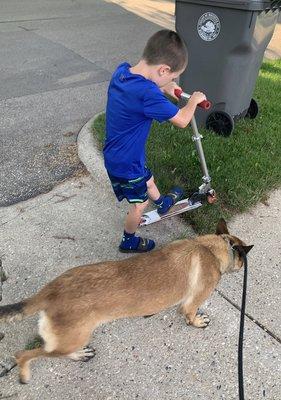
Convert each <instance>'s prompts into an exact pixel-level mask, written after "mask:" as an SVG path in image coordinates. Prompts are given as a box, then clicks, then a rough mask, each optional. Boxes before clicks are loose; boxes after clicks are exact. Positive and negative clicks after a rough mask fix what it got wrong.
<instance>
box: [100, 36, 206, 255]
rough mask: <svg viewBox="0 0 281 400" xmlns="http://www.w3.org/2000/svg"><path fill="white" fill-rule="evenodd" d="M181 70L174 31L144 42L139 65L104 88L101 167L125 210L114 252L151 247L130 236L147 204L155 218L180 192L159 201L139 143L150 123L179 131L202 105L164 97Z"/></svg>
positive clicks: (121, 71) (124, 69)
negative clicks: (152, 207) (151, 205)
mask: <svg viewBox="0 0 281 400" xmlns="http://www.w3.org/2000/svg"><path fill="white" fill-rule="evenodd" d="M186 66H187V50H186V47H185V45H184V43H183V41H182V40H181V38H180V37H179V35H178V34H177V33H176V32H174V31H169V30H166V29H165V30H161V31H159V32H156V33H155V34H154V35H153V36H152V37H151V38H150V39H149V40H148V42H147V45H146V47H145V49H144V52H143V55H142V58H141V60H140V61H139V62H138V64H136V65H135V66H133V67H132V66H131V65H130V64H128V63H123V64H121V65H119V67H118V68H117V69H116V71H115V72H114V73H113V76H112V79H111V81H110V85H109V88H108V100H107V107H106V140H105V146H104V150H103V152H104V161H105V167H106V169H107V173H108V176H109V179H110V181H111V184H112V187H113V190H114V192H115V195H116V197H117V199H118V200H119V201H122V200H123V199H124V198H125V199H126V200H127V201H128V202H129V203H130V204H131V207H130V209H129V212H128V214H127V217H126V220H125V227H124V234H123V237H122V241H121V244H120V246H119V250H120V251H122V252H135V253H139V252H146V251H150V250H152V249H153V248H154V247H155V242H154V241H153V240H149V239H143V238H141V237H138V236H136V235H135V232H136V230H137V228H138V225H139V223H140V220H141V216H142V214H143V212H144V210H145V208H146V207H147V205H148V203H149V200H148V199H151V200H152V201H153V202H154V204H155V205H156V207H157V209H158V213H159V214H164V213H166V212H167V211H168V210H169V209H170V208H171V207H172V206H173V205H174V204H175V202H176V201H178V200H179V199H180V198H181V197H182V195H183V191H182V189H180V188H173V189H172V190H171V192H170V193H168V194H167V195H161V194H160V192H159V190H158V188H157V186H156V184H155V182H154V178H153V176H152V173H151V171H150V170H149V169H148V168H147V166H146V160H145V143H146V140H147V137H148V135H149V130H150V127H151V123H152V121H153V120H154V119H155V120H157V121H159V122H164V121H168V120H169V121H171V122H172V124H174V125H176V126H178V127H180V128H185V127H186V126H187V125H188V123H189V122H190V120H191V118H192V116H193V114H194V112H195V109H196V106H197V104H199V103H201V102H202V101H203V100H205V99H206V97H205V95H204V94H203V93H201V92H194V93H193V95H192V96H191V98H190V100H189V101H188V103H187V105H185V106H184V107H183V108H181V109H179V108H178V107H177V106H176V105H174V104H173V103H171V102H170V101H169V100H168V99H167V98H166V97H165V95H164V93H165V94H169V95H171V96H173V97H175V95H174V90H175V89H176V88H179V86H177V84H176V83H175V82H173V81H174V79H176V78H178V76H179V75H180V74H181V73H182V72H183V71H184V70H185V68H186Z"/></svg>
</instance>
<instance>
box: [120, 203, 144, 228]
mask: <svg viewBox="0 0 281 400" xmlns="http://www.w3.org/2000/svg"><path fill="white" fill-rule="evenodd" d="M148 203H149V201H148V200H146V201H145V202H143V203H135V204H131V206H130V208H129V212H128V214H127V217H126V219H125V231H126V232H127V233H135V232H136V230H137V228H138V226H139V223H140V220H141V216H142V214H143V212H144V210H145V209H146V207H147V206H148Z"/></svg>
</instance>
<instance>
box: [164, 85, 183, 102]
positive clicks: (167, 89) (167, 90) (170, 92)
mask: <svg viewBox="0 0 281 400" xmlns="http://www.w3.org/2000/svg"><path fill="white" fill-rule="evenodd" d="M175 89H180V90H182V89H181V87H180V86H179V85H177V84H176V82H170V83H168V84H167V85H165V86H162V87H161V90H162V91H163V92H164V93H165V94H168V95H169V96H171V97H173V98H174V99H176V100H177V101H179V98H178V97H177V96H176V95H175Z"/></svg>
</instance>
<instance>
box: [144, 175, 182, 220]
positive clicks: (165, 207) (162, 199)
mask: <svg viewBox="0 0 281 400" xmlns="http://www.w3.org/2000/svg"><path fill="white" fill-rule="evenodd" d="M146 184H147V193H148V196H149V198H150V199H151V200H152V201H153V202H154V204H156V206H157V208H158V210H157V211H158V214H160V215H161V214H165V213H166V212H168V211H169V209H170V208H171V207H172V206H173V205H174V204H175V203H176V202H177V201H178V200H180V199H181V197H182V195H183V190H182V189H181V188H178V187H175V188H173V189H172V190H171V191H170V193H168V194H167V195H166V196H161V194H160V192H159V190H158V188H157V186H156V184H155V182H154V178H153V176H152V177H151V178H150V179H149V180H148V181H147V182H146Z"/></svg>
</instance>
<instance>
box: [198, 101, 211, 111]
mask: <svg viewBox="0 0 281 400" xmlns="http://www.w3.org/2000/svg"><path fill="white" fill-rule="evenodd" d="M198 107H201V108H204V110H209V109H210V108H211V107H212V103H211V102H210V101H209V100H204V101H202V103H200V104H198Z"/></svg>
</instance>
